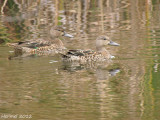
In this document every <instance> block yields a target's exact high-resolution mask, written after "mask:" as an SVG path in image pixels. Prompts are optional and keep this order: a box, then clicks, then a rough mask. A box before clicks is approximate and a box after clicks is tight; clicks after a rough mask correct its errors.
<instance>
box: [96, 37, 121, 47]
mask: <svg viewBox="0 0 160 120" xmlns="http://www.w3.org/2000/svg"><path fill="white" fill-rule="evenodd" d="M105 45H113V46H119V45H120V44H118V43H116V42H113V41H112V40H111V39H110V38H109V37H108V36H105V35H102V36H99V37H98V38H97V39H96V47H104V46H105Z"/></svg>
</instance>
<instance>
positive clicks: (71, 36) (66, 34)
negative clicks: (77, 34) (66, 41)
mask: <svg viewBox="0 0 160 120" xmlns="http://www.w3.org/2000/svg"><path fill="white" fill-rule="evenodd" d="M64 36H65V37H69V38H73V35H70V34H68V33H65V34H64Z"/></svg>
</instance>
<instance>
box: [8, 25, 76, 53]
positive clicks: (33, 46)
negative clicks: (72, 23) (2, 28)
mask: <svg viewBox="0 0 160 120" xmlns="http://www.w3.org/2000/svg"><path fill="white" fill-rule="evenodd" d="M61 36H66V37H70V38H72V37H73V36H72V35H70V34H67V33H66V32H65V31H64V29H63V28H62V27H61V26H55V27H51V28H50V31H49V37H47V38H45V39H36V40H29V41H22V42H18V43H10V44H9V46H13V47H14V48H15V52H19V53H20V54H23V53H30V54H39V53H47V52H55V53H58V52H59V51H61V50H63V49H66V48H65V47H64V44H63V42H62V41H61V40H60V39H59V37H61Z"/></svg>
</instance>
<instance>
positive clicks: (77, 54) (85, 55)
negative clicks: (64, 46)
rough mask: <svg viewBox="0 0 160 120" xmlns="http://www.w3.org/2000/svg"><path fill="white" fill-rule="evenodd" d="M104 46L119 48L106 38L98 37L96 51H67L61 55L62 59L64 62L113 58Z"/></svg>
mask: <svg viewBox="0 0 160 120" xmlns="http://www.w3.org/2000/svg"><path fill="white" fill-rule="evenodd" d="M106 45H113V46H119V44H118V43H115V42H113V41H111V40H110V38H109V37H108V36H104V35H103V36H99V37H98V38H97V39H96V51H94V50H80V49H78V50H69V51H68V52H67V53H66V54H62V59H63V60H64V61H80V62H88V61H106V60H108V59H110V58H114V56H112V55H110V53H109V52H108V51H107V50H106V48H105V46H106Z"/></svg>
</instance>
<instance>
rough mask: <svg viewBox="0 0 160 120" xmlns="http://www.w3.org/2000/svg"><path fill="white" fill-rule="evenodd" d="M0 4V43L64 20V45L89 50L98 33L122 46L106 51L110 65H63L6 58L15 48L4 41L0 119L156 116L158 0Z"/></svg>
mask: <svg viewBox="0 0 160 120" xmlns="http://www.w3.org/2000/svg"><path fill="white" fill-rule="evenodd" d="M3 3H4V1H2V0H0V7H1V19H0V42H1V43H3V42H4V41H6V42H7V41H12V42H16V41H19V40H29V39H33V38H34V39H36V38H40V37H46V36H47V34H46V33H47V31H48V27H49V26H54V25H62V26H63V27H64V28H66V32H68V33H71V34H72V35H74V38H71V39H69V38H65V40H63V43H64V44H65V46H66V47H67V48H68V49H88V48H90V49H95V39H96V37H97V36H99V35H101V34H107V35H108V36H109V37H110V38H111V39H112V40H113V41H115V42H117V43H119V44H120V45H121V46H119V47H109V48H108V49H109V51H110V53H111V54H112V55H114V56H115V57H116V58H115V59H114V60H112V62H110V63H106V64H103V65H94V64H93V65H92V64H87V65H83V64H79V63H64V62H62V61H61V58H60V56H59V55H55V56H38V55H33V56H27V57H18V58H14V59H12V60H9V59H8V57H9V56H11V55H12V51H13V48H9V47H8V46H6V45H4V44H2V45H1V46H0V84H1V87H0V115H1V116H0V117H1V118H0V119H2V120H3V119H6V118H4V116H3V115H19V116H18V117H20V115H28V117H32V119H33V120H106V119H107V120H159V119H160V115H159V111H160V103H159V100H160V99H159V98H160V87H159V86H160V66H159V60H160V54H159V48H160V37H159V36H160V31H159V29H160V25H159V20H160V11H159V5H160V2H159V1H158V0H146V1H142V0H134V1H129V0H123V1H122V0H117V1H113V0H97V1H96V0H77V1H75V0H60V1H59V0H34V1H32V0H28V1H17V0H8V1H7V3H6V5H3ZM3 6H4V7H3ZM15 117H16V116H15ZM21 117H22V116H21ZM23 117H25V116H23ZM8 119H9V120H10V119H16V118H11V117H10V118H8ZM26 119H27V118H26Z"/></svg>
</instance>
